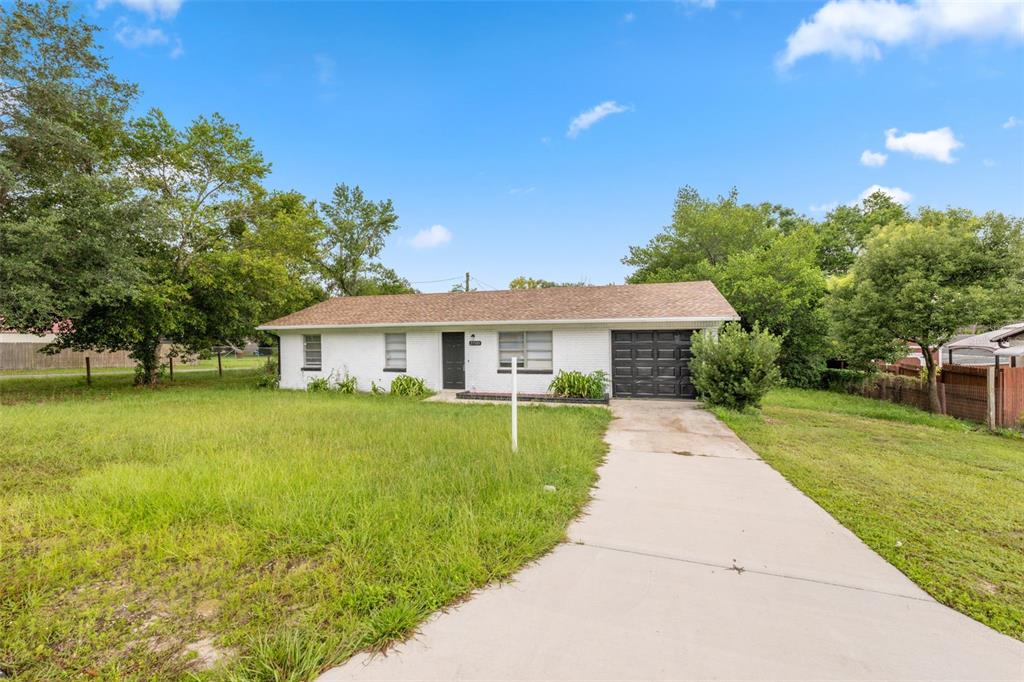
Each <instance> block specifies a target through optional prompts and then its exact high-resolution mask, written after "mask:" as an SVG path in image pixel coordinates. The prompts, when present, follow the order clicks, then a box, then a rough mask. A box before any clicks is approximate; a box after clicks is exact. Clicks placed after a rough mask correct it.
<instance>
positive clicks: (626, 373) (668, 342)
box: [612, 329, 697, 398]
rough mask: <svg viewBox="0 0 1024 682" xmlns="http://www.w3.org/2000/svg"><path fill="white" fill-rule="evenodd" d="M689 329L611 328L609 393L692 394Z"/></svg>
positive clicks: (626, 395) (645, 395)
mask: <svg viewBox="0 0 1024 682" xmlns="http://www.w3.org/2000/svg"><path fill="white" fill-rule="evenodd" d="M691 333H692V332H691V330H689V329H678V330H672V331H613V332H612V395H614V396H616V397H619V398H695V397H696V395H697V394H696V391H695V390H694V388H693V384H692V383H690V358H691V357H692V355H693V354H692V353H691V351H690V334H691Z"/></svg>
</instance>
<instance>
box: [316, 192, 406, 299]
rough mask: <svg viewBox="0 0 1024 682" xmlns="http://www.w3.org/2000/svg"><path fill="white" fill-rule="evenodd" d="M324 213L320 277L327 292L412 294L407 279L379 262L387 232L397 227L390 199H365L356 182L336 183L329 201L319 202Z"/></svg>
mask: <svg viewBox="0 0 1024 682" xmlns="http://www.w3.org/2000/svg"><path fill="white" fill-rule="evenodd" d="M320 209H321V211H322V212H323V214H324V215H325V216H326V218H327V220H326V225H327V230H326V233H327V234H326V238H325V240H324V247H325V252H326V256H325V261H324V264H323V277H324V281H325V282H326V284H327V286H328V288H329V291H330V292H331V293H333V294H336V295H341V296H361V295H366V294H400V293H413V292H414V291H415V290H414V289H413V288H412V286H411V285H410V284H409V282H408V281H406V280H405V279H403V278H401V277H399V276H398V274H397V273H396V272H395V271H394V270H392V269H390V268H387V267H385V266H384V265H382V264H381V263H380V260H379V257H380V252H381V251H382V250H383V249H384V242H385V240H386V239H387V237H388V235H390V234H391V233H392V232H394V231H395V229H397V228H398V214H397V213H395V209H394V205H393V204H392V203H391V200H390V199H384V200H381V201H373V200H371V199H367V198H366V195H365V194H364V193H363V190H362V189H360V187H359V186H358V185H357V186H355V187H349V186H348V185H345V184H340V185H338V186H336V187H335V188H334V193H333V196H332V197H331V201H330V202H327V203H321V204H320Z"/></svg>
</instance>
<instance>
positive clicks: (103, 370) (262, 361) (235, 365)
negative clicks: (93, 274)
mask: <svg viewBox="0 0 1024 682" xmlns="http://www.w3.org/2000/svg"><path fill="white" fill-rule="evenodd" d="M268 359H270V358H268V357H266V356H262V357H261V356H255V355H245V356H242V357H240V358H236V357H235V356H233V355H231V356H226V357H223V358H221V366H222V367H223V368H224V369H231V370H235V369H257V368H259V367H263V366H264V365H266V364H267V360H268ZM197 369H204V370H216V369H217V358H216V356H214V357H212V358H206V359H203V360H197V361H196V362H193V363H191V364H189V363H184V362H179V361H177V360H175V361H174V371H175V373H177V372H181V371H182V370H197ZM97 374H130V375H134V374H135V368H134V367H93V368H92V375H93V376H96V375H97ZM0 376H11V377H17V376H32V377H72V376H80V377H85V364H84V361H83V364H82V366H81V367H59V368H52V369H0Z"/></svg>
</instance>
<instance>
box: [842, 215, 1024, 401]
mask: <svg viewBox="0 0 1024 682" xmlns="http://www.w3.org/2000/svg"><path fill="white" fill-rule="evenodd" d="M1022 254H1024V221H1022V220H1020V219H1006V218H1005V217H1003V216H997V215H996V214H989V215H987V216H982V217H981V218H976V217H974V216H973V215H971V214H969V213H966V212H963V211H956V210H951V211H947V212H939V211H929V210H925V211H922V212H921V214H920V215H919V219H918V220H917V221H915V222H910V223H893V224H891V225H888V226H886V227H883V228H881V229H880V230H879V231H878V232H876V233H875V234H874V236H872V237H871V238H870V239H869V240H868V241H867V244H866V246H865V250H864V253H863V254H861V256H860V258H859V259H858V260H857V262H856V263H855V264H854V266H853V268H852V269H851V270H850V273H849V274H848V275H847V276H846V277H844V278H843V279H842V280H840V281H839V282H837V285H836V287H835V289H834V292H833V305H832V316H833V324H834V327H835V333H836V337H837V341H838V343H839V346H840V349H841V352H842V356H843V358H844V359H846V360H847V361H849V362H851V363H852V364H854V365H859V366H867V365H869V364H870V363H871V361H872V360H890V361H891V360H895V359H897V358H899V357H902V356H903V355H905V354H906V347H907V344H908V343H913V344H915V345H917V346H918V347H919V348H920V349H921V350H922V352H923V354H924V358H925V364H926V367H927V369H928V374H929V377H930V381H929V383H930V388H931V405H932V410H933V411H937V410H938V406H939V401H938V387H937V383H936V381H935V369H936V367H935V363H934V361H933V360H932V358H931V353H930V352H929V350H930V349H932V348H937V347H939V346H941V345H942V344H944V343H946V342H948V341H949V340H950V339H951V338H952V337H953V335H954V334H956V333H957V332H958V331H959V330H960V329H961V328H963V327H964V326H966V325H970V324H976V323H978V322H983V323H984V322H987V323H989V324H998V323H1000V322H1008V321H1010V320H1013V319H1019V318H1020V317H1021V316H1024V255H1022Z"/></svg>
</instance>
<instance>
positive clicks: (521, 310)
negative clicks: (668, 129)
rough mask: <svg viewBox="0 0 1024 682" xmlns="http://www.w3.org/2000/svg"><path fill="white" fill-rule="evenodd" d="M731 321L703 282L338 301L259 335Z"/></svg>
mask: <svg viewBox="0 0 1024 682" xmlns="http://www.w3.org/2000/svg"><path fill="white" fill-rule="evenodd" d="M659 318H664V319H666V320H675V319H723V318H725V319H739V316H738V315H736V311H735V310H733V308H732V306H731V305H729V302H728V301H726V300H725V297H724V296H722V294H721V293H719V291H718V289H717V288H715V285H714V284H712V283H711V282H707V281H703V282H672V283H667V284H620V285H609V286H599V287H586V286H584V287H552V288H549V289H513V290H508V291H479V292H468V293H466V292H461V293H447V294H398V295H392V296H339V297H337V298H332V299H329V300H327V301H324V302H322V303H317V304H316V305H313V306H310V307H309V308H306V309H304V310H299V311H298V312H294V313H292V314H291V315H285V316H284V317H282V318H279V319H276V320H273V321H271V322H267V323H266V324H264V325H262V327H261V328H263V329H279V328H283V327H322V326H338V327H350V326H387V325H396V326H400V325H404V324H413V325H426V324H434V323H452V322H525V321H532V320H537V321H548V320H580V321H583V320H618V319H621V320H633V319H659Z"/></svg>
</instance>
